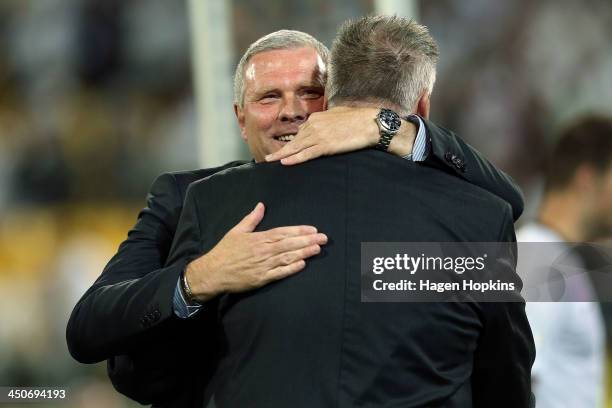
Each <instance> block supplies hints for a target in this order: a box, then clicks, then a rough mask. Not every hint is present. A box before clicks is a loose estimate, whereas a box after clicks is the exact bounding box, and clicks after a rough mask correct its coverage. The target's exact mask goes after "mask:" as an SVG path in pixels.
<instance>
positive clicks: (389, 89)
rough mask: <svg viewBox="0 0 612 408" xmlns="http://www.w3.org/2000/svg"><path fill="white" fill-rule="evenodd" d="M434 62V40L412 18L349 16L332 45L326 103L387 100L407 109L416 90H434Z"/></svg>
mask: <svg viewBox="0 0 612 408" xmlns="http://www.w3.org/2000/svg"><path fill="white" fill-rule="evenodd" d="M437 61H438V45H437V44H436V41H435V40H434V39H433V37H432V36H431V35H430V34H429V31H428V29H427V27H425V26H423V25H420V24H417V23H416V22H415V21H414V20H411V19H406V18H402V17H397V16H368V17H363V18H361V19H359V20H354V21H351V20H349V21H347V22H346V23H344V24H343V25H342V27H341V28H340V30H339V31H338V35H337V36H336V39H335V41H334V43H333V45H332V51H331V57H330V66H329V79H328V83H327V89H326V91H327V96H328V101H329V103H330V105H334V104H338V103H341V102H347V101H364V100H365V101H388V102H391V103H393V104H394V105H398V106H400V107H401V108H403V109H404V110H406V111H408V112H412V110H413V108H414V107H416V103H417V102H418V100H419V97H420V96H421V94H422V93H423V92H424V91H425V92H427V93H431V91H432V89H433V85H434V82H435V80H436V63H437Z"/></svg>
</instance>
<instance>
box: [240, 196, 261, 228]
mask: <svg viewBox="0 0 612 408" xmlns="http://www.w3.org/2000/svg"><path fill="white" fill-rule="evenodd" d="M264 212H265V207H264V205H263V203H257V205H256V206H255V208H254V209H253V211H251V212H250V213H248V214H247V215H246V217H244V218H243V219H242V221H240V222H239V223H238V224H237V225H236V226H235V227H234V230H236V231H238V232H253V231H254V230H255V228H256V227H257V225H259V223H260V222H261V220H263V217H264Z"/></svg>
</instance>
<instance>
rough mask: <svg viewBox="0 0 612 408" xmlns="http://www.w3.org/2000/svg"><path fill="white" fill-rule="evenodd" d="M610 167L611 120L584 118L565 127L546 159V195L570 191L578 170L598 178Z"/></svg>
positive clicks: (601, 117) (611, 152) (605, 118)
mask: <svg viewBox="0 0 612 408" xmlns="http://www.w3.org/2000/svg"><path fill="white" fill-rule="evenodd" d="M610 165H612V119H611V118H607V117H604V116H588V117H584V118H581V119H579V120H577V121H575V122H574V123H573V124H571V125H570V126H568V127H566V128H565V129H564V130H563V131H562V132H561V135H560V137H559V140H558V143H557V145H556V146H555V148H554V149H553V151H552V153H551V156H550V158H549V163H548V168H547V172H546V192H552V191H560V190H565V189H567V188H568V187H570V185H571V183H572V181H573V180H574V177H575V175H576V173H577V171H578V169H579V168H581V167H583V166H587V167H589V168H590V169H591V170H592V171H593V172H594V173H596V174H598V175H602V174H603V173H604V172H605V171H606V170H608V169H609V167H610Z"/></svg>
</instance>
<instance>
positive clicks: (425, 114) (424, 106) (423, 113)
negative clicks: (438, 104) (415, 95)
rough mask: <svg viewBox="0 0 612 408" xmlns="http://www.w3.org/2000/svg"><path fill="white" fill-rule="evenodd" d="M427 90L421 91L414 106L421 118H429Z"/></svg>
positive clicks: (428, 95)
mask: <svg viewBox="0 0 612 408" xmlns="http://www.w3.org/2000/svg"><path fill="white" fill-rule="evenodd" d="M430 96H431V95H430V94H429V93H428V92H427V91H423V93H422V94H421V97H420V98H419V101H418V102H417V106H416V113H417V115H419V116H420V117H422V118H425V119H429V97H430Z"/></svg>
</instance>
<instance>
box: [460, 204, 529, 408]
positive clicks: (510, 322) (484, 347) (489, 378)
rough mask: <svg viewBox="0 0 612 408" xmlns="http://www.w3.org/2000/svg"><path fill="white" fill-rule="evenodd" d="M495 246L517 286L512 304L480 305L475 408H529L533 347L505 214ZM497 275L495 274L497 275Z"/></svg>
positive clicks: (513, 240) (509, 221)
mask: <svg viewBox="0 0 612 408" xmlns="http://www.w3.org/2000/svg"><path fill="white" fill-rule="evenodd" d="M498 242H501V243H509V245H508V246H503V248H504V249H503V250H502V251H503V252H504V256H502V257H501V258H500V259H503V261H502V263H503V265H501V266H498V268H501V269H498V271H499V270H501V273H503V274H511V275H512V276H511V277H510V279H512V280H513V281H515V282H518V288H517V289H516V291H515V293H514V295H515V296H516V301H514V302H487V303H481V306H482V309H481V311H482V321H483V328H482V332H481V336H480V338H479V341H478V345H477V349H476V352H475V356H474V367H473V373H472V393H473V406H474V408H488V407H500V408H505V407H507V408H532V407H534V406H535V398H534V396H533V393H532V392H531V367H532V365H533V362H534V359H535V345H534V341H533V336H532V333H531V328H530V326H529V321H528V320H527V315H526V314H525V302H524V300H523V299H522V297H521V295H520V290H521V286H522V285H521V282H520V278H518V275H517V274H516V238H515V235H514V227H513V225H512V219H511V216H510V210H509V209H508V210H507V211H506V215H505V217H504V220H503V223H502V226H501V231H500V234H499V239H498ZM496 273H498V272H496Z"/></svg>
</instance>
